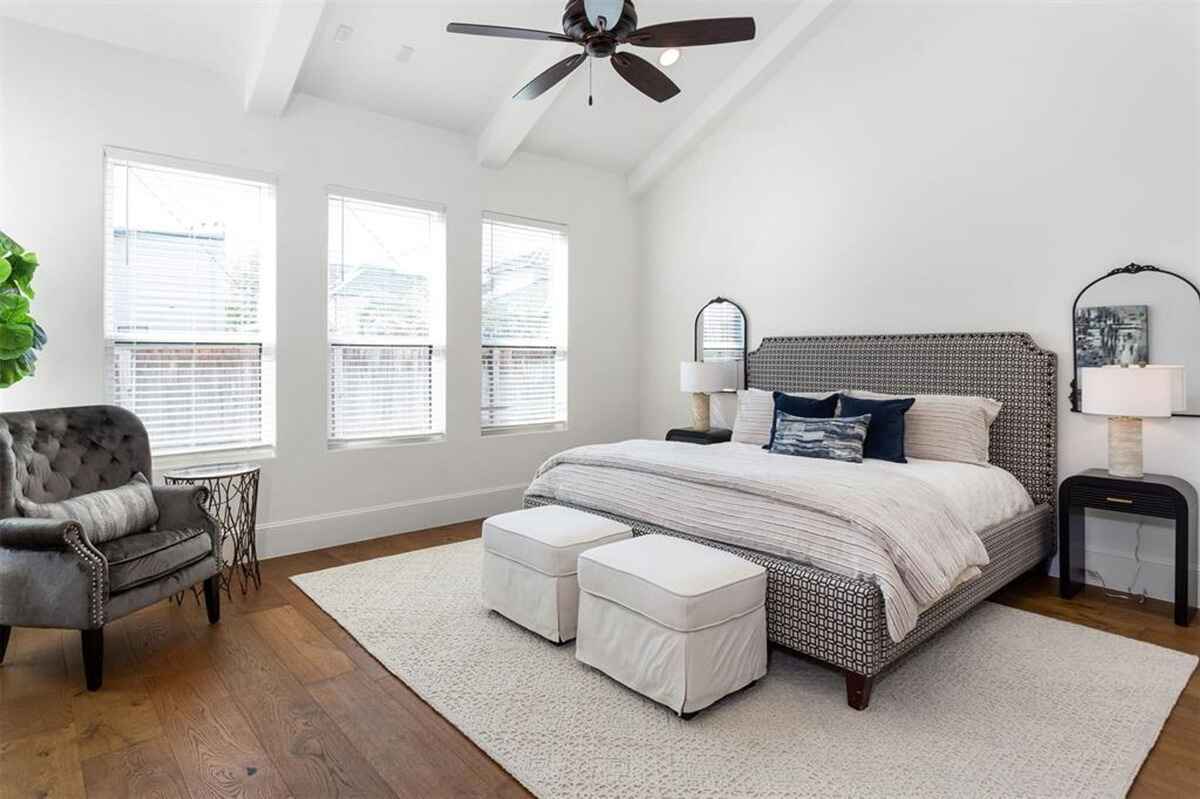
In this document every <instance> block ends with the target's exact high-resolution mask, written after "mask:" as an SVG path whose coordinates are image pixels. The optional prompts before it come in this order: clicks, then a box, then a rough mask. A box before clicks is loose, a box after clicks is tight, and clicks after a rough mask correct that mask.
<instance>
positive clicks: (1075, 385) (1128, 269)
mask: <svg viewBox="0 0 1200 799" xmlns="http://www.w3.org/2000/svg"><path fill="white" fill-rule="evenodd" d="M1146 272H1149V273H1151V274H1159V275H1170V276H1171V277H1173V278H1177V279H1179V280H1181V281H1183V282H1184V283H1186V284H1187V285H1188V286H1189V287H1190V288H1191V290H1192V291H1194V292H1195V293H1196V300H1197V301H1200V288H1198V287H1197V286H1196V284H1195V283H1193V282H1192V281H1190V280H1188V279H1187V278H1186V277H1184V276H1183V275H1181V274H1179V273H1178V272H1172V271H1171V270H1170V269H1163V268H1161V267H1158V266H1152V265H1150V264H1128V265H1126V266H1118V267H1117V268H1116V269H1112V270H1110V271H1108V272H1106V273H1105V274H1103V275H1101V276H1100V277H1098V278H1096V279H1095V280H1093V281H1092V282H1091V283H1088V284H1087V285H1086V286H1084V287H1083V289H1082V290H1080V292H1079V293H1078V294H1076V295H1075V302H1073V303H1072V304H1071V393H1070V394H1068V395H1067V396H1068V398H1069V399H1070V401H1071V412H1072V413H1082V412H1083V411H1082V410H1080V407H1079V405H1080V402H1081V400H1082V398H1081V397H1080V394H1081V392H1080V386H1079V349H1078V348H1077V347H1076V346H1075V315H1076V314H1077V313H1078V312H1079V301H1080V300H1081V299H1083V295H1084V294H1086V293H1087V290H1088V289H1090V288H1091V287H1092V286H1094V285H1096V284H1097V283H1101V282H1103V281H1105V280H1108V279H1109V278H1110V277H1116V276H1117V275H1140V274H1144V273H1146ZM1172 416H1190V417H1193V418H1195V417H1200V413H1175V414H1172Z"/></svg>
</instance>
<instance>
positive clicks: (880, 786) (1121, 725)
mask: <svg viewBox="0 0 1200 799" xmlns="http://www.w3.org/2000/svg"><path fill="white" fill-rule="evenodd" d="M481 553H482V545H481V542H480V541H478V540H475V541H467V542H463V543H460V544H451V545H448V546H443V547H437V548H434V549H425V550H421V551H419V552H412V553H407V554H403V555H396V556H394V557H389V558H381V559H379V560H373V561H368V562H365V563H357V564H354V565H350V566H342V567H339V568H335V569H329V570H326V571H321V572H315V573H313V574H305V575H301V576H298V577H295V578H293V580H294V581H295V583H296V584H297V585H298V586H300V588H301V589H303V590H304V591H305V592H306V593H307V594H308V595H309V596H311V597H312V598H313V599H314V600H315V601H316V602H317V603H318V604H319V605H320V606H321V607H322V608H324V609H325V610H326V612H328V613H329V614H330V615H332V616H333V618H335V619H336V620H337V621H338V622H339V623H340V624H341V625H342V626H343V627H345V628H346V630H347V631H349V633H350V634H351V635H353V636H354V637H355V638H356V639H357V640H358V641H359V642H360V643H361V644H362V645H363V646H364V647H366V649H367V650H368V651H369V652H370V653H371V654H372V655H374V656H375V657H376V658H378V659H379V660H380V661H381V662H382V663H383V664H384V665H385V666H387V667H388V669H390V670H391V671H392V672H393V673H394V674H395V675H396V676H397V677H399V678H400V679H402V680H403V681H404V682H405V683H407V684H408V685H409V686H410V687H411V688H412V689H413V690H414V691H416V692H417V693H418V694H420V695H421V697H423V698H424V699H425V700H426V701H427V702H429V704H430V705H432V706H433V707H434V708H435V709H436V710H437V711H438V712H439V713H441V714H442V715H444V716H445V717H446V718H447V719H449V720H450V721H451V722H452V723H453V724H454V725H455V726H457V727H458V728H459V729H460V730H462V731H463V732H464V733H465V734H466V735H467V736H468V737H470V738H471V740H473V741H475V743H477V744H478V745H479V746H480V747H482V748H483V749H484V751H486V752H487V753H488V754H489V755H491V756H492V757H493V758H495V759H496V760H497V761H498V762H499V763H500V764H501V765H502V766H504V768H506V769H507V770H508V771H509V772H510V773H511V774H512V775H513V776H514V777H516V778H517V779H518V780H520V781H521V782H522V783H524V785H525V786H526V787H528V788H529V789H530V790H531V791H532V792H533V793H535V794H537V795H538V796H541V797H621V799H625V798H626V797H713V798H714V799H717V798H718V797H719V798H720V799H728V798H730V797H742V796H745V797H750V796H758V797H785V796H819V797H833V796H855V797H863V796H887V797H900V796H913V797H915V796H922V797H929V796H945V797H956V799H957V798H959V797H971V796H986V797H1015V796H1042V797H1067V796H1088V797H1108V796H1120V795H1123V794H1124V793H1125V792H1126V791H1127V789H1128V788H1129V785H1130V784H1131V783H1132V781H1133V779H1134V776H1135V775H1136V774H1137V771H1138V769H1139V768H1140V766H1141V764H1142V761H1143V760H1144V759H1145V757H1146V755H1147V753H1148V752H1149V750H1150V748H1151V747H1152V746H1153V745H1154V741H1155V739H1156V738H1157V737H1158V733H1159V730H1160V729H1161V727H1162V724H1163V722H1164V721H1165V720H1166V718H1167V715H1168V714H1169V713H1170V712H1171V708H1172V707H1173V706H1174V705H1175V701H1176V699H1178V697H1179V694H1180V692H1181V691H1182V690H1183V687H1184V685H1185V684H1186V683H1187V680H1188V677H1189V675H1190V674H1191V673H1192V671H1193V669H1195V667H1196V658H1195V657H1193V656H1191V655H1185V654H1181V653H1178V652H1174V651H1171V650H1168V649H1163V648H1161V647H1157V646H1152V645H1150V644H1144V643H1140V642H1138V641H1134V640H1132V639H1127V638H1120V637H1118V636H1114V635H1109V634H1107V633H1103V632H1099V631H1095V630H1090V629H1087V628H1085V627H1080V626H1078V625H1074V624H1067V623H1065V622H1060V621H1056V620H1053V619H1049V618H1045V617H1042V616H1038V615H1035V614H1032V613H1025V612H1023V611H1019V610H1013V609H1011V608H1006V607H1002V606H999V605H995V604H991V603H984V604H983V605H982V606H981V607H980V608H979V609H978V610H976V611H974V612H973V613H971V614H969V615H968V616H967V617H966V618H965V619H963V620H962V621H961V622H959V623H958V624H955V625H953V626H952V627H951V628H950V629H949V630H947V631H946V632H945V633H944V634H942V635H940V636H938V637H936V638H935V639H934V640H933V641H931V642H929V643H927V644H926V645H925V646H924V647H923V648H922V649H921V650H920V652H919V653H918V654H917V655H916V656H914V657H913V658H910V659H909V660H908V661H907V662H906V663H905V664H903V665H902V666H900V667H899V668H898V669H897V670H896V671H895V672H893V673H892V674H890V675H888V676H886V677H885V678H884V679H882V680H881V681H880V682H879V683H878V684H877V685H876V688H875V693H874V696H873V697H872V700H871V706H870V708H869V709H868V710H867V711H865V712H861V713H860V712H856V711H854V710H851V709H850V708H848V707H847V706H846V699H845V692H844V688H843V682H842V679H841V677H839V676H838V675H837V674H835V673H833V672H831V671H828V670H826V669H823V668H821V667H819V666H815V665H812V664H810V663H806V662H805V661H802V660H800V659H799V658H796V657H793V656H791V655H788V654H785V653H781V652H778V651H772V653H771V662H770V669H769V671H768V673H767V676H766V677H765V678H764V679H762V680H761V681H759V683H758V684H757V685H755V686H753V687H751V688H750V689H748V690H746V691H743V692H741V693H739V694H737V695H735V696H733V697H731V698H728V699H726V700H724V701H722V702H720V703H718V704H717V705H714V706H713V707H711V708H709V709H708V710H706V711H704V712H702V713H701V714H700V715H698V716H696V717H695V718H694V719H692V720H691V721H681V720H680V719H678V718H676V717H675V716H674V715H673V714H672V713H671V712H670V711H669V710H667V709H666V708H664V707H661V706H659V705H656V704H654V703H652V702H650V701H648V700H645V699H643V698H641V697H640V696H638V695H636V694H634V693H633V692H631V691H628V690H626V689H624V688H622V687H621V686H620V685H617V684H616V683H614V682H612V681H611V680H609V679H608V678H607V677H605V676H604V675H603V674H601V673H599V672H596V671H593V670H591V669H589V668H587V667H585V666H583V665H582V664H580V663H578V662H576V661H575V658H574V646H573V645H571V644H568V645H565V646H562V647H555V646H553V645H552V644H550V643H548V642H546V641H544V640H542V639H541V638H538V637H537V636H535V635H533V634H531V633H528V632H526V631H525V630H523V629H521V628H519V627H517V626H516V625H514V624H512V623H511V622H509V621H507V620H505V619H503V618H501V617H499V616H497V615H495V614H492V613H488V612H486V611H485V610H484V609H483V608H482V607H481V605H480V600H479V576H478V575H479V569H480V559H481Z"/></svg>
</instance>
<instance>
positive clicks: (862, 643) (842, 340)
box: [525, 333, 1057, 710]
mask: <svg viewBox="0 0 1200 799" xmlns="http://www.w3.org/2000/svg"><path fill="white" fill-rule="evenodd" d="M746 376H747V386H748V387H750V388H761V389H766V390H772V389H777V390H783V391H795V392H802V391H824V390H829V389H842V388H854V389H862V390H868V391H879V392H888V393H896V394H904V393H913V394H961V395H974V396H985V397H992V398H994V399H997V400H1000V401H1001V402H1002V403H1003V407H1002V409H1001V411H1000V414H999V416H998V418H997V419H996V421H995V423H994V424H993V425H992V428H991V431H990V457H991V463H992V464H993V465H994V466H995V467H999V468H997V469H995V470H994V471H995V472H996V473H1001V470H1003V474H1004V475H1005V477H1007V479H1008V480H1010V481H1012V482H1013V484H1014V485H1017V486H1018V487H1017V491H1018V492H1019V493H1020V495H1021V496H1022V497H1024V500H1023V501H1021V502H1018V501H1017V500H1016V499H1014V500H1013V501H1012V503H1009V504H1005V502H997V503H996V508H993V509H991V510H989V511H987V512H986V513H985V512H984V511H982V510H979V511H978V512H976V513H975V514H974V515H975V517H977V518H976V520H975V524H974V529H975V532H976V533H977V534H978V541H977V543H978V542H981V543H982V547H983V548H984V549H985V550H986V557H985V558H983V559H982V560H981V561H980V562H981V563H983V562H984V561H986V564H985V565H981V566H979V567H978V568H977V569H974V570H972V572H971V574H972V579H968V580H966V581H965V582H962V583H961V584H959V585H957V587H953V588H952V590H951V589H949V588H947V589H946V590H948V591H949V592H948V593H944V594H943V595H940V598H938V599H936V601H932V602H931V603H928V604H923V605H922V606H921V608H920V611H919V615H917V614H916V613H913V614H911V618H905V614H903V613H899V612H898V611H899V606H900V605H902V604H903V603H902V602H901V601H900V599H902V598H903V597H900V598H898V596H897V594H896V592H895V591H894V590H893V589H892V588H891V587H890V585H889V583H888V582H887V580H886V579H881V578H880V577H879V576H878V575H865V574H864V575H853V574H849V573H844V572H845V570H844V569H843V570H841V572H839V571H832V570H829V569H827V568H819V567H817V566H815V565H813V563H814V559H813V558H807V557H806V558H802V559H798V558H796V557H789V556H788V555H789V551H788V550H787V549H786V548H781V547H779V546H775V545H773V544H772V540H771V539H770V538H769V537H768V536H767V535H766V534H765V532H764V534H763V535H761V536H755V535H754V532H755V531H754V530H752V529H749V528H747V527H746V525H745V524H743V525H741V528H740V529H733V527H734V525H733V524H732V523H730V525H729V528H730V529H728V530H725V529H717V528H714V527H713V526H712V524H711V523H710V525H709V527H708V529H707V532H705V533H703V534H696V531H697V530H698V529H702V528H698V527H697V524H696V523H695V519H692V518H688V517H687V514H685V513H684V512H683V506H679V507H678V508H677V509H676V511H675V513H676V515H675V516H672V515H671V512H670V509H669V508H666V507H665V504H664V507H663V508H648V506H645V505H643V506H641V510H638V511H630V512H629V514H628V515H626V514H622V513H615V512H612V509H611V508H610V507H606V506H605V505H606V503H604V502H600V501H593V500H592V499H590V497H589V495H588V494H587V492H586V491H582V490H578V491H575V492H568V491H554V490H547V489H546V488H545V487H544V486H545V485H546V483H545V482H544V481H543V482H542V483H540V484H539V482H538V481H535V483H534V484H533V486H531V489H530V491H529V492H527V494H526V498H525V504H526V506H527V507H532V506H537V505H544V504H551V503H554V504H563V505H570V506H573V507H579V508H582V509H584V510H588V511H591V512H594V513H600V514H601V515H604V516H608V517H610V518H614V519H618V520H620V521H622V522H625V523H627V524H629V525H630V526H631V527H632V528H633V530H634V533H635V534H636V535H644V534H647V533H661V534H667V535H674V536H678V537H682V538H687V539H691V540H698V541H701V542H703V543H705V544H708V545H710V546H715V547H718V548H720V549H725V550H728V551H731V552H734V553H736V554H738V555H741V556H742V557H745V558H747V559H749V560H751V561H753V562H756V563H759V564H761V565H762V566H764V567H765V568H766V569H767V574H768V587H767V633H768V637H769V639H770V641H771V642H772V643H773V644H774V645H777V646H781V647H785V648H787V649H790V650H793V651H795V652H798V653H800V654H802V655H804V656H806V657H809V658H811V659H814V660H817V661H820V662H823V663H825V664H828V665H830V666H832V667H834V668H837V669H839V670H841V671H842V672H843V673H844V674H845V677H846V692H847V701H848V703H849V704H850V706H851V707H854V708H856V709H859V710H861V709H865V708H866V707H867V705H868V703H869V701H870V694H871V688H872V686H873V684H874V682H875V680H876V679H877V678H878V677H879V676H880V675H881V674H883V673H884V672H885V671H886V670H887V669H889V668H890V667H892V666H894V665H895V664H896V663H897V662H898V661H899V660H900V659H901V658H903V657H904V656H905V655H907V654H909V653H910V652H912V651H913V650H914V649H915V648H916V647H917V646H919V645H920V644H921V643H922V642H923V641H925V640H928V639H929V638H930V637H931V636H933V635H934V634H936V633H937V632H938V631H939V630H941V629H942V628H944V627H945V626H946V625H947V624H949V623H951V622H952V621H954V620H955V619H957V618H958V617H960V616H962V615H963V614H964V613H966V612H967V611H968V610H970V609H971V608H972V607H974V606H975V605H977V604H978V603H979V602H981V601H983V600H984V599H986V598H987V597H988V596H989V595H991V594H992V593H994V592H995V591H997V590H999V589H1000V588H1002V587H1003V586H1004V585H1006V584H1007V583H1009V582H1010V581H1011V580H1013V579H1014V578H1016V577H1018V576H1020V575H1021V574H1023V573H1025V572H1026V571H1029V570H1031V569H1036V568H1039V567H1044V566H1045V564H1046V563H1048V561H1049V559H1050V558H1052V557H1053V555H1054V551H1055V550H1054V547H1055V536H1054V523H1053V519H1054V514H1053V507H1052V506H1053V502H1054V495H1055V490H1054V489H1055V483H1056V480H1057V396H1056V394H1057V376H1056V364H1055V356H1054V354H1053V353H1051V352H1048V351H1046V350H1043V349H1041V348H1040V347H1038V346H1037V345H1036V344H1035V343H1034V342H1033V340H1032V338H1031V337H1030V336H1029V335H1027V334H1024V333H964V334H930V335H901V336H831V337H772V338H766V339H764V340H763V342H762V344H761V346H760V347H759V348H758V349H757V350H756V351H754V352H752V353H750V354H749V355H748V356H747V362H746ZM629 446H631V447H633V449H631V450H630V453H629V456H630V457H635V456H636V455H637V452H636V444H635V442H630V444H629ZM674 446H676V447H683V448H685V450H686V449H687V448H689V447H691V448H692V449H691V451H690V452H685V451H683V450H679V451H677V452H676V457H678V458H684V459H685V461H695V462H696V464H697V466H698V465H700V464H701V461H703V460H705V459H707V460H708V461H709V462H710V463H712V462H715V461H713V459H716V458H725V457H728V458H730V460H731V461H732V460H733V459H734V456H736V458H737V459H740V460H738V463H739V466H738V469H739V470H741V471H746V472H753V469H754V468H755V467H756V466H757V465H758V464H759V463H760V460H756V454H755V453H752V452H750V450H749V449H748V447H749V445H738V444H729V445H718V446H719V447H732V448H736V447H744V448H747V449H743V450H737V449H729V450H727V454H726V455H721V454H720V451H719V450H717V449H716V448H713V447H706V448H699V447H694V446H693V445H683V444H680V445H674ZM701 450H711V452H705V453H703V454H702V453H701ZM781 457H783V456H769V455H761V454H758V455H757V458H758V459H763V458H767V459H769V458H775V459H779V458H781ZM787 460H798V461H808V460H812V459H803V458H801V459H787ZM870 463H871V462H869V461H868V462H867V464H870ZM686 465H687V464H686V463H685V466H686ZM655 468H658V467H655ZM870 468H872V469H876V470H878V471H879V473H880V474H889V473H888V472H887V469H888V468H893V470H894V467H892V465H889V466H888V467H881V466H872V467H870ZM903 468H904V467H899V469H900V470H903ZM968 468H970V467H968ZM975 468H981V467H975ZM922 470H924V471H922ZM648 471H649V470H648ZM648 471H647V473H645V474H643V475H640V476H639V477H638V478H637V479H639V480H642V481H643V482H644V481H646V480H651V479H656V478H654V475H651V474H649V473H648ZM894 471H895V470H894ZM928 471H929V469H928V467H927V465H925V464H920V463H916V462H914V463H913V469H911V470H908V474H907V476H904V479H908V480H910V481H911V480H913V479H915V478H917V477H924V478H926V479H925V482H929V483H930V484H931V485H935V487H936V482H937V480H939V479H942V478H940V477H938V476H937V475H933V476H932V477H929V476H927V475H926V472H928ZM943 471H945V470H943ZM895 473H896V474H899V471H896V472H895ZM613 474H615V472H614V473H613ZM1009 476H1010V477H1009ZM993 478H995V480H1000V479H1001V478H1000V477H999V474H996V475H993ZM663 479H668V478H663ZM896 479H900V478H896ZM989 479H991V478H989ZM976 482H978V484H979V485H978V486H977V487H976V492H977V493H976V494H975V498H976V500H978V499H979V498H980V497H982V496H984V495H983V494H980V493H978V492H979V491H984V492H992V491H994V492H996V493H997V494H1000V493H1003V492H1002V491H1001V483H1000V482H994V486H995V487H994V488H993V487H992V485H993V483H989V482H988V481H987V480H984V479H983V478H982V477H981V478H979V479H978V480H976ZM1018 484H1019V485H1018ZM539 485H540V486H543V487H541V488H539ZM629 485H631V486H632V485H633V483H630V484H629ZM795 485H799V483H795ZM912 485H914V486H915V485H916V484H915V483H912ZM732 487H734V488H739V489H743V488H746V486H744V485H741V484H740V483H739V484H738V485H736V486H732ZM618 488H619V487H618ZM1022 489H1023V490H1022ZM760 493H763V492H760ZM909 493H913V494H914V495H915V496H923V495H922V494H921V493H920V492H919V491H916V492H909ZM563 496H567V497H570V498H572V499H573V500H574V501H565V500H563V499H561V497H563ZM659 496H669V494H665V493H662V491H661V489H660V493H659ZM1014 496H1015V495H1014ZM976 500H968V502H967V503H964V508H966V510H978V509H975V508H974V506H975V505H977V504H979V503H978V502H977V501H976ZM912 501H915V500H910V502H912ZM968 506H969V507H968ZM624 507H636V506H633V505H626V506H624ZM910 507H911V509H912V517H913V519H920V518H923V517H920V515H919V513H918V512H919V511H920V510H921V509H920V508H919V507H917V506H915V505H910ZM998 509H999V510H998ZM987 513H990V514H991V518H988V517H987ZM639 517H640V518H639ZM928 519H929V520H930V521H929V523H930V525H931V526H930V529H929V534H930V536H931V537H933V536H934V535H935V533H936V531H935V530H934V529H933V524H934V521H935V520H936V517H935V516H932V515H930V516H928ZM689 531H691V532H689ZM933 540H936V541H938V542H939V545H940V544H941V539H937V538H933ZM739 544H740V545H739ZM934 554H935V555H936V554H937V553H936V552H935V553H934ZM818 562H819V561H818ZM881 585H882V586H883V588H881ZM885 593H887V599H886V601H885ZM889 624H890V627H889ZM898 633H899V634H898Z"/></svg>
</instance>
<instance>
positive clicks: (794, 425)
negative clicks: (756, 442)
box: [771, 411, 871, 463]
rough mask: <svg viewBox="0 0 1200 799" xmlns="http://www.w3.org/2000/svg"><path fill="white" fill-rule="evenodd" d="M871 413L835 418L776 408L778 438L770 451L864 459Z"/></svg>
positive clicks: (850, 459) (781, 453)
mask: <svg viewBox="0 0 1200 799" xmlns="http://www.w3.org/2000/svg"><path fill="white" fill-rule="evenodd" d="M870 425H871V415H870V414H865V415H863V416H841V417H837V418H833V419H805V418H804V417H801V416H792V415H791V414H790V413H785V412H783V411H776V412H775V440H774V441H772V442H771V452H775V453H778V454H780V455H799V456H801V457H805V458H824V459H826V460H831V461H846V462H847V463H862V460H863V443H864V442H865V441H866V440H867V428H868V427H870Z"/></svg>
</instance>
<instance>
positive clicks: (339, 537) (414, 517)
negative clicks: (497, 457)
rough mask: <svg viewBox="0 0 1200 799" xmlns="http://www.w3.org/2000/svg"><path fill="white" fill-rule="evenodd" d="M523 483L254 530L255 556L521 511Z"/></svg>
mask: <svg viewBox="0 0 1200 799" xmlns="http://www.w3.org/2000/svg"><path fill="white" fill-rule="evenodd" d="M527 485H528V484H527V483H520V484H518V485H508V486H499V487H497V488H482V489H477V490H474V491H460V492H457V493H454V494H441V495H438V496H433V497H421V498H419V499H410V500H404V501H401V502H389V503H387V504H384V505H372V506H370V507H366V508H351V509H350V510H343V511H334V512H332V513H322V514H318V515H315V516H303V517H300V518H297V519H283V520H281V521H277V522H266V523H264V524H260V525H258V556H259V557H260V558H263V559H266V558H277V557H280V556H281V555H294V554H296V553H298V552H309V551H311V550H314V549H324V548H325V547H332V546H337V545H339V544H351V543H354V542H355V541H366V540H369V539H371V538H380V537H382V536H385V535H395V534H396V533H408V532H412V531H414V530H424V529H426V528H429V527H439V526H441V525H444V524H456V523H458V522H466V521H471V520H472V519H481V518H483V517H485V516H491V515H493V514H496V513H503V512H504V511H509V510H516V509H517V508H520V507H521V497H522V494H523V493H524V491H525V488H526V487H527Z"/></svg>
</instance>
